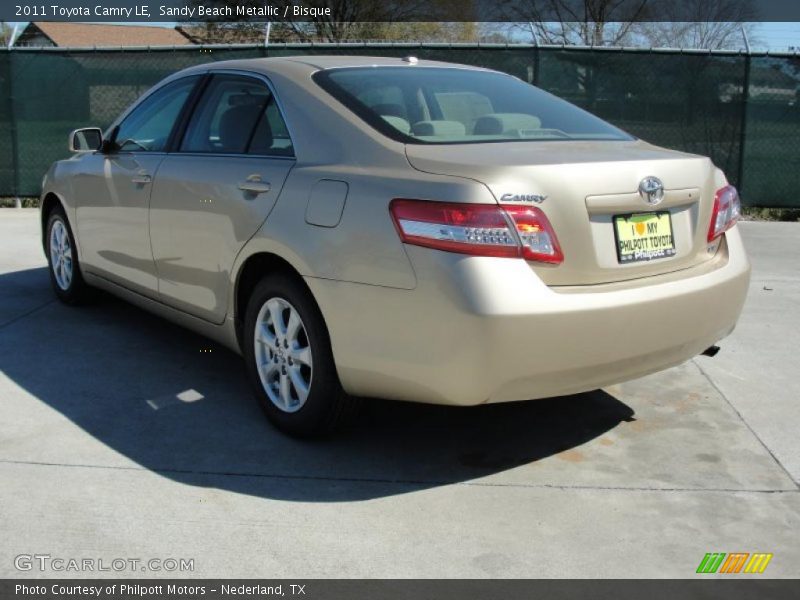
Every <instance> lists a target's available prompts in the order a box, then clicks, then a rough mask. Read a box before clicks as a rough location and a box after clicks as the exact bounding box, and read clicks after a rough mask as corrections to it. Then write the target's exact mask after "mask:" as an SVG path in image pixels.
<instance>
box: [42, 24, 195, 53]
mask: <svg viewBox="0 0 800 600" xmlns="http://www.w3.org/2000/svg"><path fill="white" fill-rule="evenodd" d="M31 27H35V28H36V29H38V30H39V31H41V32H42V33H43V34H44V35H46V36H47V37H48V38H50V39H51V40H52V41H53V43H54V44H55V45H56V46H61V47H72V48H81V47H92V46H97V47H115V48H119V47H120V46H185V45H188V44H191V43H192V42H191V41H190V40H189V39H188V38H187V37H186V36H185V35H183V34H182V33H181V32H180V31H177V30H175V29H173V28H169V27H153V26H144V25H106V24H105V23H57V22H45V21H37V22H34V23H30V24H29V25H28V26H27V27H26V29H30V28H31Z"/></svg>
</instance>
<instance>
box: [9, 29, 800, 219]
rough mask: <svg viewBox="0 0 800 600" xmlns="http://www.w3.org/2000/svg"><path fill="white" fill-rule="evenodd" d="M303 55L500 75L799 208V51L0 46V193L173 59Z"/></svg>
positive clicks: (30, 180) (112, 113)
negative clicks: (709, 163) (704, 160)
mask: <svg viewBox="0 0 800 600" xmlns="http://www.w3.org/2000/svg"><path fill="white" fill-rule="evenodd" d="M302 54H358V55H374V56H398V57H400V56H405V55H408V54H414V55H415V56H418V57H419V58H427V59H434V60H443V61H448V62H456V63H464V64H469V65H476V66H482V67H489V68H492V69H497V70H499V71H505V72H507V73H510V74H512V75H515V76H517V77H519V78H520V79H523V80H524V81H528V82H530V83H533V84H535V85H538V86H539V87H541V88H543V89H545V90H548V91H550V92H552V93H554V94H556V95H558V96H560V97H562V98H565V99H567V100H569V101H570V102H573V103H575V104H577V105H579V106H582V107H584V108H586V109H587V110H589V111H591V112H593V113H595V114H597V115H598V116H600V117H602V118H604V119H606V120H608V121H610V122H612V123H614V124H615V125H617V126H619V127H621V128H622V129H624V130H626V131H629V132H630V133H632V134H634V135H636V136H638V137H640V138H642V139H645V140H647V141H649V142H652V143H654V144H658V145H660V146H666V147H668V148H675V149H678V150H684V151H688V152H695V153H699V154H705V155H708V156H711V158H712V159H713V160H714V162H715V163H716V164H717V165H718V166H719V167H720V168H722V169H723V170H724V171H725V173H726V174H727V176H728V179H729V180H730V181H731V182H732V183H734V184H735V185H737V186H738V187H739V188H740V190H741V191H742V196H743V200H744V202H745V203H746V204H747V205H750V206H763V207H800V198H798V196H797V194H796V193H795V189H797V188H798V187H800V97H798V90H799V89H800V57H798V56H792V55H788V56H772V55H748V54H743V53H727V54H726V53H698V52H680V51H642V50H623V49H603V48H595V49H588V48H574V49H573V48H554V47H541V48H536V47H532V46H513V45H512V46H464V45H456V46H448V45H422V46H416V45H381V44H372V45H370V44H365V45H354V44H342V45H336V44H312V45H296V44H293V45H272V46H270V47H269V48H268V49H267V48H264V47H259V46H248V47H241V46H237V47H197V46H194V47H186V48H183V47H179V48H168V49H121V50H117V49H115V50H90V51H87V50H70V49H61V48H58V49H33V48H24V49H12V50H7V51H0V196H36V195H38V194H39V190H40V186H41V179H42V176H43V174H44V173H45V172H46V170H47V168H48V166H49V165H50V163H51V162H52V161H54V160H58V159H60V158H64V157H65V156H66V155H67V154H68V153H67V147H66V145H67V135H68V133H69V131H70V130H72V129H75V128H77V127H83V126H89V125H97V126H100V127H105V126H107V125H109V124H110V123H111V122H112V121H113V119H114V118H115V117H116V116H117V115H118V114H119V113H120V112H121V111H122V110H123V109H124V108H125V107H127V106H128V105H129V104H130V103H131V102H133V101H134V100H135V99H136V98H137V97H138V96H139V95H140V94H141V93H142V92H144V91H145V90H146V89H147V88H148V87H150V86H151V85H153V84H154V83H156V82H157V81H159V80H160V79H161V78H163V77H164V76H166V75H168V74H170V73H173V72H175V71H177V70H179V69H182V68H184V67H187V66H190V65H194V64H198V63H203V62H209V61H216V60H225V59H231V58H252V57H263V56H291V55H302Z"/></svg>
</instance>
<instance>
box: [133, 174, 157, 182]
mask: <svg viewBox="0 0 800 600" xmlns="http://www.w3.org/2000/svg"><path fill="white" fill-rule="evenodd" d="M131 181H132V182H133V183H136V184H145V183H150V182H151V181H153V178H152V177H150V175H148V174H147V173H142V172H139V173H137V174H136V175H134V176H133V177H132V178H131Z"/></svg>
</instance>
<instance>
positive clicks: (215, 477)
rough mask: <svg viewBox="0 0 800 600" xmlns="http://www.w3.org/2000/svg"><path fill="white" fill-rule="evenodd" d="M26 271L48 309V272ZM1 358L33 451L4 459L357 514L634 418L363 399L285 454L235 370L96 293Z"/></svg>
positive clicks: (614, 408)
mask: <svg viewBox="0 0 800 600" xmlns="http://www.w3.org/2000/svg"><path fill="white" fill-rule="evenodd" d="M35 271H36V272H37V275H38V276H39V279H40V280H41V283H40V287H41V288H42V289H41V290H36V292H37V296H39V297H44V296H43V295H42V294H41V292H44V291H45V290H46V287H47V286H48V285H49V281H48V277H47V271H46V270H45V269H43V268H42V269H36V270H35ZM23 284H24V285H25V286H26V287H27V288H30V287H31V285H32V272H31V271H20V272H16V273H10V274H5V275H0V303H6V302H16V301H17V300H18V299H19V298H20V297H21V296H20V294H16V295H15V292H14V290H15V289H17V288H18V287H19V286H21V285H23ZM20 312H24V311H20ZM0 356H2V357H3V359H2V363H1V364H2V369H1V370H2V372H3V373H4V374H5V375H6V376H7V377H8V378H9V379H10V380H11V381H12V382H13V384H16V385H17V386H19V387H20V388H22V389H23V390H25V391H26V392H27V393H19V392H17V393H15V394H13V395H12V397H11V398H10V399H9V400H7V401H6V402H9V403H10V406H9V409H8V410H9V412H7V413H6V414H7V415H9V414H13V415H16V416H17V421H18V425H17V426H15V429H14V432H15V436H14V437H15V438H19V439H23V438H25V439H28V440H31V439H32V440H35V443H33V444H30V445H27V446H24V447H22V448H21V449H17V448H16V447H15V446H14V445H13V444H10V443H6V444H4V445H3V446H0V447H2V448H5V450H3V451H2V452H0V459H4V460H15V461H32V462H44V463H48V464H79V465H86V466H99V467H110V468H137V465H139V466H141V467H143V468H145V469H149V470H151V471H153V472H156V473H158V474H159V475H161V476H164V477H167V478H170V479H172V480H175V481H178V482H181V483H185V484H189V485H194V486H202V487H211V488H219V489H223V490H228V491H233V492H238V493H242V494H249V495H253V496H259V497H267V498H275V499H281V500H295V501H305V502H340V501H350V500H365V499H371V498H379V497H384V496H390V495H395V494H401V493H405V492H409V491H414V490H420V489H427V488H433V487H436V486H441V485H447V484H452V483H462V482H476V480H479V479H480V478H483V477H487V476H491V475H496V474H498V473H501V472H504V471H510V470H513V469H516V468H521V467H525V466H530V465H534V464H535V463H536V461H539V460H541V459H543V458H546V457H548V456H552V455H555V454H558V453H561V452H565V451H567V450H570V449H571V448H574V447H576V446H579V445H581V444H583V443H585V442H588V441H589V440H592V439H594V438H596V437H598V436H600V435H602V434H604V433H606V432H607V431H609V430H611V429H613V428H614V427H615V426H617V425H618V424H619V423H620V422H622V421H629V420H632V419H633V411H632V410H631V408H630V407H628V406H627V405H625V404H624V403H622V402H620V401H618V400H617V399H616V398H614V397H613V396H611V395H609V394H607V393H605V392H603V391H595V392H590V393H585V394H578V395H574V396H569V397H563V398H552V399H547V400H537V401H531V402H517V403H510V404H499V405H490V406H481V407H474V408H452V407H442V406H430V405H417V404H407V403H400V402H388V401H381V400H374V401H373V400H368V401H365V402H364V405H363V407H362V410H361V412H360V413H359V415H358V417H357V418H356V419H355V420H354V422H353V423H351V424H350V426H349V427H348V428H347V429H345V430H344V431H342V432H340V433H338V434H337V435H336V436H334V437H331V438H329V439H324V440H315V441H299V440H294V439H291V438H289V437H286V436H284V435H282V434H281V433H279V432H277V431H276V430H274V429H273V428H272V427H271V426H270V425H269V423H268V422H267V421H266V419H265V418H264V416H263V414H262V412H261V409H260V408H259V407H258V406H257V404H256V401H255V400H254V399H253V397H252V395H251V393H250V390H249V388H248V385H247V382H246V379H245V372H244V367H243V364H242V362H241V359H240V358H239V356H237V355H236V354H235V353H233V352H230V351H228V350H226V349H224V348H222V347H220V346H218V345H216V344H213V343H212V342H209V341H208V340H206V339H205V338H202V337H200V336H198V335H195V334H193V333H191V332H188V331H186V330H184V329H182V328H180V327H178V326H175V325H172V324H170V323H168V322H166V321H164V320H162V319H159V318H158V317H155V316H152V315H150V314H149V313H146V312H144V311H142V310H139V309H138V308H135V307H133V306H131V305H129V304H127V303H125V302H122V301H120V300H117V299H115V298H112V297H110V296H107V295H104V294H100V295H99V298H98V300H97V301H95V302H93V303H92V304H90V305H89V306H85V307H77V308H76V307H68V306H63V305H61V304H60V303H58V302H51V303H48V304H46V305H44V306H43V307H42V308H40V309H39V310H36V311H34V312H31V313H30V314H28V315H27V316H25V317H23V318H18V319H16V320H14V321H12V322H10V323H6V324H5V325H0ZM6 385H7V384H6ZM0 395H2V392H0ZM32 397H33V398H35V399H38V400H40V401H41V402H43V403H45V404H46V405H47V406H49V407H51V408H52V409H54V410H55V411H57V413H60V415H63V416H64V417H66V418H67V419H69V421H71V422H72V423H74V424H75V425H77V426H78V427H79V428H80V430H73V429H71V428H69V427H66V426H65V424H64V423H63V421H62V420H60V419H59V418H58V417H57V415H54V414H53V413H51V412H49V411H42V410H41V408H42V407H41V406H40V405H38V404H37V403H35V402H34V401H33V398H32ZM54 422H55V423H56V424H55V425H54ZM54 427H56V428H57V431H58V434H57V435H52V432H53V430H54ZM17 428H18V430H17ZM64 430H67V431H64ZM84 432H85V433H84ZM17 434H18V435H17ZM85 434H88V435H89V436H92V437H93V438H95V439H96V440H98V441H100V442H101V443H102V444H104V445H105V446H107V447H108V448H110V449H111V450H113V451H114V452H108V451H106V450H105V448H102V447H94V446H92V445H91V444H88V442H87V439H86V435H85ZM87 447H88V449H87ZM117 453H118V454H117ZM87 456H88V457H87ZM477 483H480V482H477Z"/></svg>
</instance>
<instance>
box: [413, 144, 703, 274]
mask: <svg viewBox="0 0 800 600" xmlns="http://www.w3.org/2000/svg"><path fill="white" fill-rule="evenodd" d="M406 156H407V157H408V161H409V163H410V164H411V165H412V166H413V167H414V168H415V169H417V170H419V171H424V172H426V173H435V174H439V175H454V176H460V177H466V178H470V179H474V180H477V181H479V182H481V183H483V184H485V185H486V186H487V187H488V188H489V190H490V191H491V192H492V194H493V195H494V197H495V199H496V200H497V201H498V202H500V203H501V204H506V203H509V204H520V203H527V204H532V205H534V206H537V207H539V208H540V209H541V210H542V211H543V212H544V213H545V214H546V215H547V218H548V219H549V220H550V223H551V224H552V226H553V229H554V230H555V233H556V236H557V237H558V240H559V242H560V244H561V249H562V250H563V252H564V262H563V263H562V264H561V265H558V266H556V267H553V266H547V265H542V264H539V263H534V262H531V263H529V264H530V265H531V268H532V269H534V270H535V271H536V272H537V273H538V274H539V276H540V277H541V278H542V280H543V281H544V282H545V283H546V284H547V285H553V286H572V285H589V284H600V283H609V282H615V281H624V280H630V279H637V278H641V277H649V276H653V275H659V274H662V273H669V272H672V271H677V270H680V269H685V268H688V267H691V266H694V265H697V264H699V263H702V262H704V261H706V260H709V259H710V258H711V257H712V256H713V253H712V252H709V249H708V244H707V233H708V226H709V222H710V218H711V210H712V208H713V202H714V193H715V191H716V189H715V188H716V186H715V168H714V166H713V164H712V163H711V161H710V160H709V159H708V158H705V157H701V156H697V155H693V154H685V153H682V152H677V151H673V150H667V149H664V148H658V147H656V146H652V145H650V144H647V143H646V142H642V141H638V140H637V141H614V142H610V141H601V142H581V141H558V142H508V143H497V144H452V145H417V144H408V145H406ZM651 176H654V177H657V178H659V179H660V180H661V181H662V182H663V186H664V197H663V200H662V201H661V202H660V203H658V204H657V205H655V206H651V205H649V204H648V203H647V202H645V200H644V199H643V198H642V196H641V195H640V194H639V184H640V182H642V180H643V179H645V178H647V177H651ZM509 195H511V196H517V198H515V199H513V200H511V199H510V198H509ZM531 195H538V196H546V199H545V200H544V201H542V202H533V201H532V200H530V199H527V200H526V199H522V198H519V196H523V197H524V196H531ZM656 211H658V212H661V211H666V212H668V213H669V218H670V221H671V226H672V236H673V238H674V242H675V254H674V255H673V256H668V257H663V258H655V259H652V260H649V261H641V262H628V263H620V261H619V257H618V255H617V237H616V235H617V234H616V232H615V226H614V222H613V218H614V216H617V215H631V214H639V213H652V212H656ZM631 222H632V221H631ZM625 223H626V224H627V223H628V221H625ZM626 235H627V234H626Z"/></svg>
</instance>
